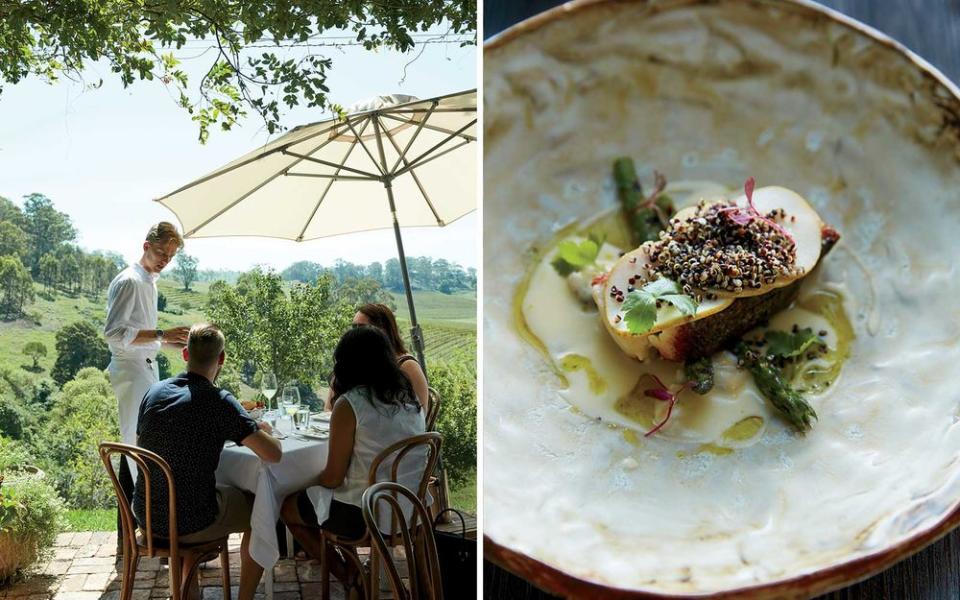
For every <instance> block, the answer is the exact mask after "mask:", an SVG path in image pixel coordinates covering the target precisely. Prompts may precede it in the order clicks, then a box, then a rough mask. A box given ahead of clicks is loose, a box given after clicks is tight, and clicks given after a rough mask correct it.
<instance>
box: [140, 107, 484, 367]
mask: <svg viewBox="0 0 960 600" xmlns="http://www.w3.org/2000/svg"><path fill="white" fill-rule="evenodd" d="M476 128H477V92H476V90H468V91H465V92H459V93H455V94H449V95H446V96H438V97H436V98H429V99H426V100H420V99H417V98H415V97H413V96H406V95H401V94H394V95H390V96H378V97H376V98H374V99H372V100H368V101H366V102H363V103H360V104H357V105H354V106H353V107H351V108H350V109H349V110H348V111H347V114H346V115H345V116H343V117H342V118H333V119H329V120H326V121H320V122H317V123H312V124H310V125H303V126H300V127H297V128H295V129H293V130H291V131H290V132H288V133H287V134H285V135H283V136H282V137H280V138H278V139H276V140H274V141H273V142H270V143H269V144H267V145H265V146H263V147H262V148H258V149H256V150H254V151H252V152H250V153H248V154H246V155H244V156H241V157H240V158H238V159H236V160H234V161H233V162H231V163H229V164H227V165H225V166H223V167H221V168H219V169H217V170H216V171H214V172H212V173H210V174H209V175H206V176H204V177H201V178H200V179H197V180H196V181H193V182H191V183H188V184H187V185H185V186H183V187H182V188H180V189H178V190H176V191H175V192H172V193H170V194H168V195H166V196H163V197H162V198H158V199H157V200H156V201H157V202H160V203H161V204H163V205H164V206H166V207H167V208H169V209H170V210H172V211H173V212H174V213H175V214H176V216H177V218H178V219H179V220H180V224H181V226H182V228H183V231H184V237H187V238H203V237H221V236H260V237H273V238H282V239H288V240H295V241H297V242H303V241H307V240H312V239H316V238H321V237H328V236H334V235H341V234H345V233H352V232H358V231H369V230H373V229H383V228H388V227H392V228H393V231H394V236H395V238H396V243H397V254H398V255H399V262H400V271H401V274H402V277H403V285H404V290H405V292H406V297H407V305H408V308H409V311H410V322H411V331H410V334H411V338H412V341H413V346H414V350H415V351H416V353H417V357H418V358H419V359H420V364H421V365H424V369H426V362H425V361H424V356H423V350H424V348H423V335H422V332H421V330H420V326H419V325H418V324H417V313H416V310H415V308H414V304H413V294H412V291H411V287H410V275H409V272H408V270H407V262H406V257H405V255H404V251H403V239H402V237H401V235H400V228H401V227H421V226H439V227H443V226H444V225H447V224H449V223H452V222H453V221H455V220H457V219H459V218H460V217H462V216H463V215H465V214H467V213H469V212H471V211H473V210H474V209H475V208H476V150H475V147H476V145H475V143H474V142H476V140H477V135H476Z"/></svg>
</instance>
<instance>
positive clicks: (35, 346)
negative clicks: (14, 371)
mask: <svg viewBox="0 0 960 600" xmlns="http://www.w3.org/2000/svg"><path fill="white" fill-rule="evenodd" d="M23 353H24V354H25V355H26V356H29V357H30V358H32V359H33V370H34V371H39V370H40V359H41V358H46V356H47V347H46V345H44V343H43V342H36V341H34V342H27V343H26V344H25V345H24V346H23Z"/></svg>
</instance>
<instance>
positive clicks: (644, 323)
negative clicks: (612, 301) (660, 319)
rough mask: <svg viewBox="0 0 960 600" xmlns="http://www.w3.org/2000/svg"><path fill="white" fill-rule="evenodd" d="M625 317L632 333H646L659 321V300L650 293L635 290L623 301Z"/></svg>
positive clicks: (622, 309)
mask: <svg viewBox="0 0 960 600" xmlns="http://www.w3.org/2000/svg"><path fill="white" fill-rule="evenodd" d="M621 311H622V312H623V319H624V321H626V323H627V331H629V332H630V333H636V334H640V333H646V332H648V331H650V329H651V328H652V327H653V324H654V323H656V322H657V301H656V299H655V298H654V297H653V296H651V295H650V294H648V293H646V292H644V291H641V290H634V291H632V292H630V293H629V294H627V297H626V298H625V299H624V301H623V307H622V308H621Z"/></svg>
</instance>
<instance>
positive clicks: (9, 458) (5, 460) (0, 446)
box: [0, 435, 37, 475]
mask: <svg viewBox="0 0 960 600" xmlns="http://www.w3.org/2000/svg"><path fill="white" fill-rule="evenodd" d="M35 464H37V462H36V459H35V458H34V457H33V455H32V454H31V453H30V450H28V449H27V445H26V444H24V443H23V442H18V441H16V440H12V439H10V438H8V437H4V436H2V435H0V475H3V474H4V473H6V472H7V471H8V470H9V469H10V468H11V467H22V466H25V465H35Z"/></svg>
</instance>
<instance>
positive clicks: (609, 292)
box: [593, 242, 733, 360]
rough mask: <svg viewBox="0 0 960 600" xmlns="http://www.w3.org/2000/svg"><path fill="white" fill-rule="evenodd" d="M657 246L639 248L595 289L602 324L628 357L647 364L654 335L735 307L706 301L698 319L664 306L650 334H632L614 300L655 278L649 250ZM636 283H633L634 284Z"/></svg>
mask: <svg viewBox="0 0 960 600" xmlns="http://www.w3.org/2000/svg"><path fill="white" fill-rule="evenodd" d="M652 243H653V242H647V243H645V244H643V245H642V246H640V247H639V248H637V249H635V250H633V251H631V252H628V253H626V254H624V255H623V256H622V257H620V260H618V261H617V263H616V264H615V265H614V266H613V268H612V269H610V271H609V272H608V273H607V274H606V277H605V278H604V279H602V280H598V281H597V282H596V283H595V284H594V286H593V299H594V302H596V304H597V308H598V309H599V313H600V320H601V321H602V322H603V325H604V327H605V328H606V329H607V331H608V332H609V333H610V336H611V337H612V338H613V340H614V341H615V342H616V343H617V345H618V346H620V348H621V349H622V350H623V351H624V352H626V353H627V354H629V355H631V356H634V357H636V358H639V359H640V360H644V359H645V358H646V357H647V354H648V350H649V348H650V341H649V339H648V338H649V336H650V334H653V333H657V332H660V331H663V330H664V329H669V328H671V327H676V326H677V325H680V324H683V323H687V322H690V321H695V320H697V319H703V318H706V317H708V316H710V315H712V314H715V313H717V312H719V311H721V310H723V309H724V308H726V307H727V306H729V305H730V304H732V303H733V299H732V298H718V299H716V300H705V301H704V302H702V303H701V304H700V306H698V307H697V312H696V313H695V314H694V315H689V316H688V315H684V314H682V313H681V312H680V311H679V310H677V309H676V308H674V307H673V306H672V305H670V304H664V306H663V307H661V308H660V309H658V310H657V320H656V322H655V323H654V325H653V327H652V328H651V329H650V331H647V332H644V333H640V334H638V333H632V332H631V331H630V330H629V329H628V327H627V322H626V320H625V319H624V314H623V310H622V303H620V302H617V300H616V298H615V297H614V296H615V294H614V291H615V290H622V291H623V294H624V297H625V296H626V295H627V294H628V293H629V292H628V290H629V289H630V288H631V287H632V288H635V289H639V288H641V287H643V285H644V284H645V283H648V282H649V281H650V280H651V279H653V278H654V277H651V276H650V275H649V274H648V273H647V270H646V268H647V267H649V266H650V258H649V254H648V252H649V249H650V245H651V244H652ZM631 279H633V283H631V282H630V280H631Z"/></svg>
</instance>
